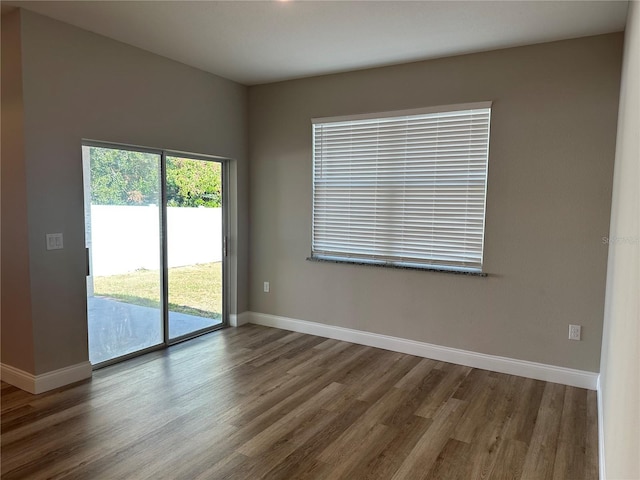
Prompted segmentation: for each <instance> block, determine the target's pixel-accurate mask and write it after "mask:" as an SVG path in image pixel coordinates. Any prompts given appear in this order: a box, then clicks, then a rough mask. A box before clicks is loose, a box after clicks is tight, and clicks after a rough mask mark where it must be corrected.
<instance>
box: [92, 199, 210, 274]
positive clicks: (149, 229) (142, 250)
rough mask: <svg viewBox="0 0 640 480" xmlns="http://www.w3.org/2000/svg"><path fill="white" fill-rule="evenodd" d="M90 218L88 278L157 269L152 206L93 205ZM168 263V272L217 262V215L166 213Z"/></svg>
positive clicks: (189, 211) (204, 211) (206, 212)
mask: <svg viewBox="0 0 640 480" xmlns="http://www.w3.org/2000/svg"><path fill="white" fill-rule="evenodd" d="M90 215H91V218H90V222H88V225H90V226H91V227H90V228H91V231H90V232H87V246H88V247H89V248H91V257H92V258H91V261H92V265H91V274H92V275H93V276H103V275H116V274H119V273H127V272H132V271H135V270H138V269H148V270H157V269H159V268H160V240H159V238H160V237H159V235H160V227H159V222H160V218H159V211H158V207H157V206H153V205H152V206H147V207H130V206H112V205H93V206H92V207H91V214H90ZM87 220H89V219H87ZM167 260H168V266H169V267H170V268H171V267H179V266H185V265H195V264H197V263H209V262H219V261H221V260H222V209H221V208H203V207H199V208H185V207H168V208H167Z"/></svg>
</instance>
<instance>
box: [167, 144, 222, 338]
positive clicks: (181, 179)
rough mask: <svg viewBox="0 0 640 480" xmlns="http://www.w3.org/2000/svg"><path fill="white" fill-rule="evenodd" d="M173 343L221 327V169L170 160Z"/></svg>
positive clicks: (169, 271) (210, 164)
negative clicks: (202, 331)
mask: <svg viewBox="0 0 640 480" xmlns="http://www.w3.org/2000/svg"><path fill="white" fill-rule="evenodd" d="M166 185H167V188H166V212H167V217H166V218H167V227H166V232H167V267H168V269H167V287H168V289H167V293H168V302H169V303H168V306H169V309H168V310H169V341H175V340H176V339H180V338H183V337H185V336H189V335H193V334H194V333H196V332H199V331H201V330H207V329H210V328H211V327H215V326H218V325H220V324H222V318H223V315H222V313H223V312H222V303H223V302H222V299H223V289H222V283H223V282H222V279H223V275H222V265H223V262H222V259H223V253H224V252H223V230H224V224H223V215H222V211H223V209H222V206H223V205H222V204H223V198H222V164H221V163H219V162H212V161H208V160H198V159H193V158H184V157H175V156H167V157H166Z"/></svg>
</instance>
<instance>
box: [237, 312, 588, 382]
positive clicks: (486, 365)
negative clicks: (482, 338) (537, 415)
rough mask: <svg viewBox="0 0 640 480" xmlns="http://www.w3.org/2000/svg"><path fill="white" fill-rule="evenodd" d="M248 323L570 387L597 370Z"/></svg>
mask: <svg viewBox="0 0 640 480" xmlns="http://www.w3.org/2000/svg"><path fill="white" fill-rule="evenodd" d="M243 315H246V316H247V317H248V321H249V323H254V324H256V325H264V326H266V327H275V328H281V329H283V330H291V331H294V332H300V333H307V334H310V335H317V336H319V337H325V338H333V339H336V340H343V341H346V342H351V343H357V344H360V345H367V346H370V347H377V348H383V349H385V350H391V351H394V352H400V353H407V354H409V355H416V356H418V357H425V358H431V359H434V360H439V361H443V362H449V363H455V364H458V365H465V366H468V367H473V368H480V369H483V370H490V371H492V372H499V373H507V374H509V375H518V376H520V377H527V378H534V379H536V380H544V381H546V382H553V383H561V384H563V385H569V386H572V387H579V388H587V389H589V390H595V389H596V383H597V379H598V374H597V373H594V372H585V371H582V370H574V369H571V368H564V367H556V366H554V365H546V364H543V363H535V362H529V361H526V360H517V359H514V358H507V357H499V356H496V355H487V354H485V353H477V352H471V351H467V350H460V349H457V348H451V347H443V346H440V345H433V344H430V343H424V342H417V341H415V340H409V339H406V338H398V337H390V336H388V335H380V334H377V333H370V332H364V331H361V330H353V329H351V328H344V327H336V326H333V325H325V324H323V323H316V322H308V321H305V320H297V319H294V318H287V317H279V316H276V315H267V314H264V313H257V312H244V313H243Z"/></svg>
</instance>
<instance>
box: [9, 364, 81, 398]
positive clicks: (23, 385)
mask: <svg viewBox="0 0 640 480" xmlns="http://www.w3.org/2000/svg"><path fill="white" fill-rule="evenodd" d="M92 371H93V370H92V367H91V363H90V362H82V363H78V364H76V365H71V366H69V367H65V368H60V369H59V370H54V371H52V372H47V373H42V374H40V375H33V374H32V373H29V372H25V371H24V370H20V369H19V368H15V367H12V366H11V365H6V364H4V363H3V364H0V375H1V376H2V380H3V381H5V382H7V383H9V384H11V385H13V386H14V387H18V388H19V389H21V390H25V391H27V392H29V393H33V394H35V395H37V394H39V393H44V392H48V391H49V390H53V389H54V388H59V387H64V386H65V385H69V384H70V383H75V382H79V381H80V380H85V379H87V378H91V375H92Z"/></svg>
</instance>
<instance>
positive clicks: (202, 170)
mask: <svg viewBox="0 0 640 480" xmlns="http://www.w3.org/2000/svg"><path fill="white" fill-rule="evenodd" d="M90 161H91V202H92V203H93V204H96V205H151V204H155V205H157V204H159V203H160V161H159V158H158V155H156V154H152V153H144V152H133V151H130V150H117V149H112V148H99V147H91V148H90ZM166 185H167V187H166V188H167V205H168V206H170V207H199V206H204V207H220V206H221V205H222V176H221V166H220V164H219V163H217V162H207V161H202V160H193V159H187V158H178V157H167V166H166Z"/></svg>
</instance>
